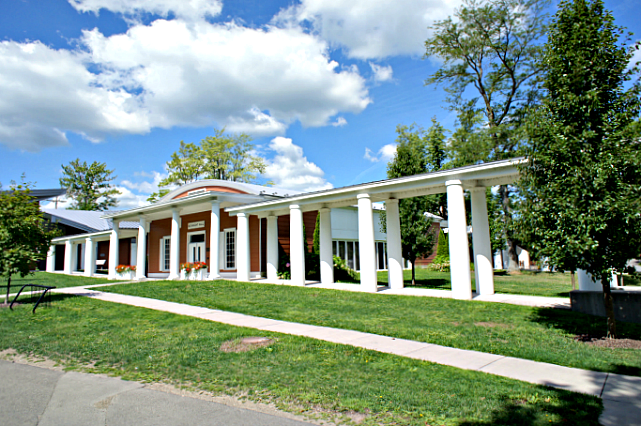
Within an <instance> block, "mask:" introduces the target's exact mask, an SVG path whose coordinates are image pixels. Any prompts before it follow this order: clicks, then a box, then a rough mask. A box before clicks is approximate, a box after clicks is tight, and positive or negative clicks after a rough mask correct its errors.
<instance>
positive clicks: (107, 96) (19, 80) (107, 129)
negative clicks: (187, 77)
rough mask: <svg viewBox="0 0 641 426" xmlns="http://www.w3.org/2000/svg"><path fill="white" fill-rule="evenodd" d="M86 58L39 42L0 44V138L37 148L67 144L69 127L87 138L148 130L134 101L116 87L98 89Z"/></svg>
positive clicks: (12, 144)
mask: <svg viewBox="0 0 641 426" xmlns="http://www.w3.org/2000/svg"><path fill="white" fill-rule="evenodd" d="M86 60H87V56H86V55H85V54H83V53H79V52H70V51H67V50H55V49H51V48H49V47H47V46H45V45H44V44H42V43H40V42H33V43H16V42H13V41H3V42H0V93H2V97H0V142H2V143H4V144H5V145H7V146H8V147H9V148H13V149H15V148H19V149H22V150H25V151H38V150H39V149H41V148H43V147H49V146H60V145H67V144H68V141H67V136H66V132H68V131H71V132H75V133H78V134H80V135H83V136H84V137H85V138H87V139H88V140H91V141H92V142H95V141H99V140H101V139H102V138H104V136H105V135H106V134H107V133H144V132H146V131H148V128H149V125H148V119H147V113H146V112H145V111H144V110H141V109H140V106H139V103H138V100H137V99H136V98H135V97H134V96H132V95H130V94H129V93H127V92H125V91H124V90H122V89H121V88H117V87H116V88H113V89H107V88H105V87H101V86H100V85H99V84H98V78H97V77H96V75H95V74H92V73H90V72H89V71H88V70H87V69H86V67H85V65H84V62H85V61H86Z"/></svg>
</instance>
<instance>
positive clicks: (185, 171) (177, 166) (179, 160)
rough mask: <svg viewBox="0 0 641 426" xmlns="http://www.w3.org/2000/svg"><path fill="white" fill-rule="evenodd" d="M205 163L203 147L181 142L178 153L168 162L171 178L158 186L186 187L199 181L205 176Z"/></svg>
mask: <svg viewBox="0 0 641 426" xmlns="http://www.w3.org/2000/svg"><path fill="white" fill-rule="evenodd" d="M203 169H204V161H203V151H202V149H201V147H199V146H198V145H196V144H194V143H185V142H183V141H180V148H179V149H178V151H176V152H174V153H173V154H171V160H169V161H167V171H168V172H169V176H167V177H166V178H165V179H163V180H162V181H160V183H159V184H158V186H160V187H163V186H170V185H178V186H180V185H184V184H186V183H190V182H195V181H197V180H198V179H199V178H200V176H201V175H202V174H203V171H204V170H203Z"/></svg>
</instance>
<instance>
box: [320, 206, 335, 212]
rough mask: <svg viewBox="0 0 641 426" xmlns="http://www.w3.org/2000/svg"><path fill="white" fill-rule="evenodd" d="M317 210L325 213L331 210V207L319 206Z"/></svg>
mask: <svg viewBox="0 0 641 426" xmlns="http://www.w3.org/2000/svg"><path fill="white" fill-rule="evenodd" d="M318 211H319V212H321V213H327V212H331V211H332V209H330V208H329V207H321V208H320V209H319V210H318Z"/></svg>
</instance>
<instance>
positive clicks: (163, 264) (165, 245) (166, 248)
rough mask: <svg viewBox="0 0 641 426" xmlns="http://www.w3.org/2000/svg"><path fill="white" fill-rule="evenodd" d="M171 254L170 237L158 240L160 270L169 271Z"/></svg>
mask: <svg viewBox="0 0 641 426" xmlns="http://www.w3.org/2000/svg"><path fill="white" fill-rule="evenodd" d="M170 253H171V237H163V238H161V239H160V270H161V271H169V265H170Z"/></svg>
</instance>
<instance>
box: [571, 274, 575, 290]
mask: <svg viewBox="0 0 641 426" xmlns="http://www.w3.org/2000/svg"><path fill="white" fill-rule="evenodd" d="M570 278H572V290H576V283H575V282H574V271H572V272H570Z"/></svg>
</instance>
